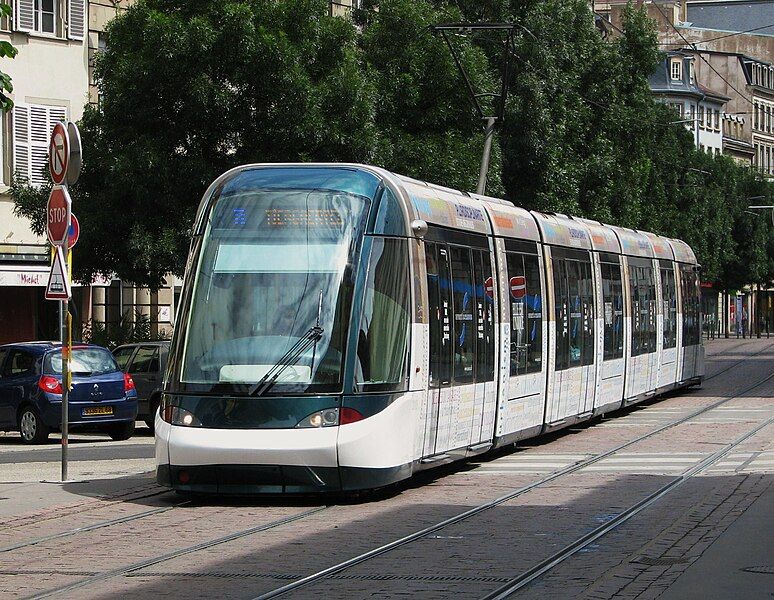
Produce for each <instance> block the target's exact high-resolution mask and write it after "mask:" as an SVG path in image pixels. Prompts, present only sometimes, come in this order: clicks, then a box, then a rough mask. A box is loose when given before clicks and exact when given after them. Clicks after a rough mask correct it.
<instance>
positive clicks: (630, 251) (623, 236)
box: [606, 225, 654, 258]
mask: <svg viewBox="0 0 774 600" xmlns="http://www.w3.org/2000/svg"><path fill="white" fill-rule="evenodd" d="M606 227H609V228H610V229H612V230H613V231H614V232H615V234H616V235H617V236H618V241H619V242H620V243H621V250H622V252H623V253H624V254H627V255H629V256H644V257H647V258H653V256H654V253H653V244H651V242H650V238H648V236H646V235H645V234H644V233H642V232H641V231H637V230H636V229H627V228H626V227H616V226H615V225H606Z"/></svg>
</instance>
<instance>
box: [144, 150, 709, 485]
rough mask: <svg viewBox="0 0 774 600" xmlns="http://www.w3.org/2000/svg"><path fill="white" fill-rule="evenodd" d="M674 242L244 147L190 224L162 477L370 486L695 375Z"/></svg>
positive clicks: (164, 409) (691, 261) (687, 303)
mask: <svg viewBox="0 0 774 600" xmlns="http://www.w3.org/2000/svg"><path fill="white" fill-rule="evenodd" d="M698 271H699V266H698V265H697V263H696V257H695V256H694V253H693V252H692V251H691V249H690V247H688V245H686V244H685V243H683V242H681V241H679V240H674V239H667V238H663V237H660V236H657V235H654V234H651V233H645V232H640V231H634V230H630V229H623V228H620V227H611V226H608V225H603V224H601V223H598V222H595V221H590V220H587V219H579V218H573V217H570V216H565V215H560V214H544V213H539V212H529V211H526V210H524V209H521V208H517V207H515V206H513V205H512V204H510V203H508V202H505V201H503V200H498V199H495V198H488V197H483V196H478V195H475V194H468V193H463V192H459V191H457V190H452V189H448V188H442V187H439V186H434V185H431V184H427V183H423V182H420V181H415V180H412V179H408V178H405V177H401V176H399V175H395V174H393V173H389V172H387V171H384V170H382V169H378V168H374V167H368V166H363V165H348V164H281V165H260V164H258V165H247V166H243V167H239V168H236V169H233V170H231V171H229V172H227V173H225V174H224V175H222V176H221V177H220V178H218V180H216V181H215V182H214V183H213V184H212V185H211V186H210V188H209V189H208V190H207V192H206V193H205V195H204V198H203V200H202V203H201V206H200V209H199V212H198V216H197V219H196V223H195V228H194V238H193V241H192V244H191V252H190V255H189V260H188V265H187V269H186V276H185V284H184V289H183V294H182V298H181V308H180V313H179V316H178V327H177V330H176V332H175V336H174V340H173V345H172V350H171V352H170V361H169V366H168V371H167V375H166V380H165V392H164V397H163V400H162V406H161V408H160V411H159V414H158V415H157V418H156V462H157V479H158V481H159V482H160V483H161V484H163V485H167V486H170V487H173V488H175V489H178V490H180V491H184V492H203V493H237V494H239V493H247V494H250V493H285V492H315V491H348V490H360V489H369V488H377V487H380V486H384V485H388V484H391V483H393V482H396V481H399V480H402V479H405V478H407V477H410V476H411V475H412V473H414V472H416V471H419V470H421V469H424V468H428V467H430V466H433V465H438V464H441V463H446V462H449V461H453V460H458V459H462V458H465V457H470V456H473V455H477V454H481V453H484V452H487V451H488V450H490V449H492V448H495V447H499V446H503V445H506V444H511V443H513V442H515V441H517V440H519V439H523V438H526V437H530V436H536V435H539V434H540V433H543V432H546V431H550V430H554V429H558V428H561V427H567V426H569V425H571V424H573V423H576V422H579V421H583V420H586V419H589V418H591V417H593V416H596V415H600V414H603V413H607V412H610V411H614V410H616V409H618V408H621V407H623V406H627V405H630V404H633V403H636V402H640V401H642V400H644V399H647V398H650V397H652V396H654V395H657V394H660V393H663V392H665V391H668V390H672V389H675V388H680V387H685V386H689V385H695V384H699V383H701V380H702V377H703V374H704V360H703V359H704V352H703V347H702V343H701V335H700V330H699V279H698Z"/></svg>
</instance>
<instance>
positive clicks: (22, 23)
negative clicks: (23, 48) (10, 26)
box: [13, 0, 35, 33]
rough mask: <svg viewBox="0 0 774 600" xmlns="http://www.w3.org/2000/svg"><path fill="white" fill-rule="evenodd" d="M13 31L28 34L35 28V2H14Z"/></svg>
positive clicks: (33, 0)
mask: <svg viewBox="0 0 774 600" xmlns="http://www.w3.org/2000/svg"><path fill="white" fill-rule="evenodd" d="M14 4H15V6H14V11H13V22H14V29H16V31H26V32H27V33H29V32H30V31H32V30H33V29H34V28H35V0H15V2H14Z"/></svg>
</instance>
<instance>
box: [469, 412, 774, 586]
mask: <svg viewBox="0 0 774 600" xmlns="http://www.w3.org/2000/svg"><path fill="white" fill-rule="evenodd" d="M772 423H774V417H770V418H768V419H767V420H766V421H764V422H763V423H759V424H758V425H756V426H755V427H754V428H753V429H751V430H749V431H748V432H746V433H745V434H743V435H741V436H739V437H738V438H736V439H735V440H734V441H733V442H731V443H729V444H726V445H725V446H724V447H723V448H721V449H720V450H718V451H717V452H715V453H713V454H711V455H709V456H707V457H705V458H704V459H702V460H701V461H699V462H698V463H697V464H695V465H693V466H691V467H689V468H688V469H686V470H685V471H683V472H682V473H681V474H680V475H678V476H677V477H675V478H673V479H672V480H671V481H669V482H668V483H666V484H665V485H663V486H661V487H660V488H659V489H657V490H656V491H654V492H652V493H651V494H649V495H648V496H646V497H645V498H643V499H642V500H640V501H639V502H637V503H636V504H633V505H632V506H630V507H629V508H627V509H626V510H624V511H621V512H620V513H618V514H617V515H615V516H614V517H613V518H612V519H610V520H609V521H608V522H606V523H604V524H603V525H600V526H599V527H597V528H596V529H593V530H591V531H589V532H588V533H586V534H585V535H583V536H581V537H579V538H578V539H576V540H575V541H573V542H572V543H570V544H568V545H567V546H565V547H564V548H563V549H562V550H560V551H559V552H556V553H555V554H553V555H551V556H549V557H548V558H546V559H545V560H543V561H541V562H540V563H538V564H537V565H535V566H534V567H532V568H531V569H529V570H527V571H524V572H523V573H521V574H520V575H517V576H516V577H514V578H513V579H512V580H511V581H509V582H508V583H506V584H504V585H503V586H501V587H499V588H497V589H496V590H495V591H493V592H491V593H489V594H487V595H486V596H484V597H483V598H482V599H481V600H503V599H504V598H508V597H509V596H511V595H513V594H514V593H516V592H518V591H519V590H520V589H522V588H525V587H527V586H528V585H530V584H531V583H532V582H533V581H535V580H536V579H538V578H540V577H542V576H543V575H545V574H546V573H548V572H549V571H550V570H552V569H553V568H554V567H556V566H558V565H560V564H561V563H563V562H564V561H566V560H568V559H570V558H572V557H573V556H574V555H575V554H577V553H578V552H580V551H581V550H583V549H584V548H586V547H587V546H589V544H592V543H594V542H595V541H597V540H598V539H600V538H601V537H603V536H604V535H607V534H608V533H610V532H611V531H613V530H615V529H617V528H618V527H619V526H621V525H623V524H624V523H626V522H627V521H628V520H629V519H631V518H632V517H634V516H635V515H637V514H639V513H640V512H642V511H643V510H645V509H646V508H648V507H649V506H651V505H652V504H655V503H656V502H658V501H659V500H660V499H661V498H663V497H664V496H666V495H667V494H669V493H670V492H672V491H673V490H675V489H676V488H677V487H679V486H680V485H682V484H683V483H685V482H686V481H688V480H690V479H691V478H693V477H695V476H696V475H700V474H701V473H703V472H704V471H706V470H707V469H708V468H709V467H711V466H712V465H714V464H715V463H717V462H719V461H720V460H721V459H722V458H723V457H725V456H726V455H728V453H729V452H731V450H733V449H734V448H736V447H737V446H738V445H739V444H741V443H743V442H745V441H746V440H748V439H750V438H751V437H753V436H754V435H755V434H757V433H758V432H760V431H761V430H763V429H765V428H766V427H768V426H769V425H771V424H772Z"/></svg>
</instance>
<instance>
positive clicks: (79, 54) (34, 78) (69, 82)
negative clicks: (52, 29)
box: [0, 32, 89, 244]
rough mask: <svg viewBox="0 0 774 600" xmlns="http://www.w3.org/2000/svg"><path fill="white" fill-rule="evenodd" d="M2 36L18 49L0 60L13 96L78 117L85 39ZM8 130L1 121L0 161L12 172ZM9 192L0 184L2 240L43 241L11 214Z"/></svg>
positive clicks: (84, 90)
mask: <svg viewBox="0 0 774 600" xmlns="http://www.w3.org/2000/svg"><path fill="white" fill-rule="evenodd" d="M0 40H6V41H10V42H11V43H12V44H13V45H14V46H16V48H17V49H18V51H19V53H18V54H17V55H16V58H14V59H13V60H10V59H3V60H2V62H0V69H1V70H3V71H4V72H6V73H8V74H9V75H10V76H11V79H12V83H13V87H14V91H13V94H11V98H12V99H13V100H14V102H18V103H22V104H46V105H56V106H64V107H66V108H67V112H68V116H69V118H70V119H71V120H73V121H77V120H78V119H80V118H81V116H82V115H83V107H84V105H85V104H86V103H87V102H88V90H89V78H88V49H87V46H86V43H85V41H77V40H62V39H53V38H47V37H43V36H36V35H32V34H30V35H28V34H25V33H5V32H2V33H0ZM8 122H9V119H8V118H7V117H6V124H7V123H8ZM11 134H12V131H11V129H10V128H9V127H8V126H7V125H6V126H5V127H3V131H2V137H3V139H2V161H3V164H4V166H5V169H4V171H5V172H6V173H10V166H9V165H11V164H12V162H11V144H10V139H9V138H10V137H11ZM6 180H8V178H7V177H6ZM6 182H7V181H6ZM7 192H8V188H7V186H6V185H0V244H19V243H43V242H44V241H45V240H44V239H43V238H38V237H37V236H35V235H34V234H33V233H32V232H31V231H30V229H29V222H28V221H27V220H26V219H19V218H16V217H14V216H13V214H12V213H13V202H12V201H11V199H10V197H9V196H8V193H7ZM9 234H12V235H9Z"/></svg>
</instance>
